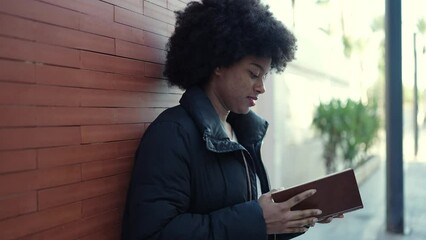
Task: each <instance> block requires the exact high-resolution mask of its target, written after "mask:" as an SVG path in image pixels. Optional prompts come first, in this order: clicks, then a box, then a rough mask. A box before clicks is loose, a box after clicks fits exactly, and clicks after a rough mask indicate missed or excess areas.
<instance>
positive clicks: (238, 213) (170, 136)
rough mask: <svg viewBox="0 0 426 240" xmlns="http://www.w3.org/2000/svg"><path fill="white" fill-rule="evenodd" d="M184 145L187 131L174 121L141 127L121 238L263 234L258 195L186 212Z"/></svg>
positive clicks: (262, 236) (247, 237)
mask: <svg viewBox="0 0 426 240" xmlns="http://www.w3.org/2000/svg"><path fill="white" fill-rule="evenodd" d="M189 151H191V149H190V145H189V142H188V138H187V134H186V133H185V131H184V130H183V129H182V128H181V127H180V126H179V125H177V124H176V123H169V122H168V123H156V124H155V125H151V126H150V128H149V129H148V130H147V131H146V132H145V135H144V137H143V139H142V141H141V144H140V146H139V149H138V152H137V155H136V160H135V165H134V169H133V174H132V180H131V184H130V188H129V192H128V199H127V205H126V210H125V214H124V219H123V239H126V240H127V239H132V240H136V239H138V240H139V239H167V240H169V239H192V240H197V239H203V240H206V239H207V240H208V239H210V240H214V239H222V240H226V239H245V240H250V239H253V240H254V239H256V240H259V239H264V240H266V239H267V234H266V226H265V222H264V219H263V214H262V209H261V208H260V206H259V204H258V203H257V201H249V202H244V203H240V204H236V205H233V206H229V207H226V208H223V209H218V210H216V211H213V212H210V213H208V214H193V213H189V212H188V209H189V208H190V204H191V202H190V199H191V190H190V185H191V184H190V183H191V171H190V165H189V159H188V158H189V157H188V156H190V154H189ZM206 191H208V189H206Z"/></svg>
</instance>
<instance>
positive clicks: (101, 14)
mask: <svg viewBox="0 0 426 240" xmlns="http://www.w3.org/2000/svg"><path fill="white" fill-rule="evenodd" d="M188 2H189V0H73V1H69V0H0V239H2V240H11V239H21V240H23V239H27V240H30V239H33V240H35V239H55V240H56V239H81V240H89V239H102V240H108V239H111V240H116V239H120V227H121V226H120V224H121V217H122V211H123V207H124V202H125V197H126V189H127V185H128V182H129V178H130V171H131V168H132V165H133V156H134V153H135V150H136V147H137V145H138V143H139V140H140V137H141V136H142V135H143V133H144V131H145V129H146V127H147V126H148V125H149V124H150V123H151V122H152V121H153V120H154V119H155V118H156V117H157V116H158V114H160V113H161V112H162V111H164V109H166V108H168V107H171V106H174V105H176V104H177V103H178V100H179V98H180V96H181V94H182V92H181V91H180V90H179V89H176V88H169V86H168V85H167V82H166V80H165V79H164V77H163V75H162V72H163V70H164V61H165V56H166V51H165V49H166V43H167V40H168V38H169V37H170V35H171V34H172V32H173V29H174V22H175V19H174V13H173V12H174V11H177V10H180V9H183V8H184V7H185V6H186V4H187V3H188Z"/></svg>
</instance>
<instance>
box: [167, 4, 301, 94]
mask: <svg viewBox="0 0 426 240" xmlns="http://www.w3.org/2000/svg"><path fill="white" fill-rule="evenodd" d="M295 51H296V38H295V37H294V35H293V34H292V33H291V32H290V31H289V30H288V29H287V28H286V27H285V26H284V25H283V24H282V23H281V22H280V21H278V20H277V19H275V18H274V16H273V15H272V13H271V12H270V11H269V6H267V5H263V4H261V3H260V1H259V0H202V1H201V2H190V3H189V4H188V5H187V7H186V8H185V9H184V10H183V11H177V12H176V26H175V31H174V33H173V34H172V36H171V37H170V39H169V42H168V44H167V58H166V65H165V70H164V75H165V76H166V77H167V78H168V81H169V83H170V84H171V85H175V86H178V87H179V88H181V89H188V88H190V87H192V86H204V85H205V84H206V83H207V82H208V81H209V79H210V76H211V74H212V73H213V71H214V69H215V68H217V67H229V66H231V65H232V64H233V63H236V62H238V61H239V60H241V59H242V58H244V57H246V56H255V57H268V58H271V60H272V62H271V68H272V69H275V70H276V71H277V72H282V71H283V70H284V69H285V67H286V65H287V63H288V62H290V61H292V60H293V59H294V54H295Z"/></svg>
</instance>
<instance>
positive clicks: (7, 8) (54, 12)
mask: <svg viewBox="0 0 426 240" xmlns="http://www.w3.org/2000/svg"><path fill="white" fill-rule="evenodd" d="M0 6H1V8H0V12H3V13H7V14H11V15H17V16H20V17H24V18H29V19H32V20H37V21H41V22H46V23H54V24H55V25H60V26H64V27H68V28H74V29H78V24H79V17H80V14H81V13H77V12H75V11H71V10H68V9H64V8H60V7H57V6H53V5H50V4H47V3H43V2H39V1H34V0H14V1H10V0H0Z"/></svg>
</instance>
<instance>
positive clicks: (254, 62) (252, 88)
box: [207, 56, 271, 114]
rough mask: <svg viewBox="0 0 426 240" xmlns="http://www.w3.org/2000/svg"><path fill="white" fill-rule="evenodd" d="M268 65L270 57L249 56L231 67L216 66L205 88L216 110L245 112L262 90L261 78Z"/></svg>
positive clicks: (253, 103) (253, 104)
mask: <svg viewBox="0 0 426 240" xmlns="http://www.w3.org/2000/svg"><path fill="white" fill-rule="evenodd" d="M270 68H271V59H270V58H259V57H252V56H249V57H245V58H243V59H242V60H240V61H239V62H236V63H235V64H233V65H231V66H230V67H227V68H218V69H216V70H215V72H214V73H213V77H212V79H211V82H210V84H209V85H208V87H207V92H208V95H209V98H210V100H211V101H212V103H213V105H214V107H215V108H216V111H218V113H219V114H221V113H225V112H226V113H227V112H229V111H231V112H234V113H240V114H245V113H248V112H249V109H250V107H253V106H255V105H256V101H257V99H258V97H259V95H260V94H262V93H264V92H265V86H264V80H265V77H266V75H267V73H268V72H269V70H270ZM209 93H210V94H209ZM212 98H213V99H212Z"/></svg>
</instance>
